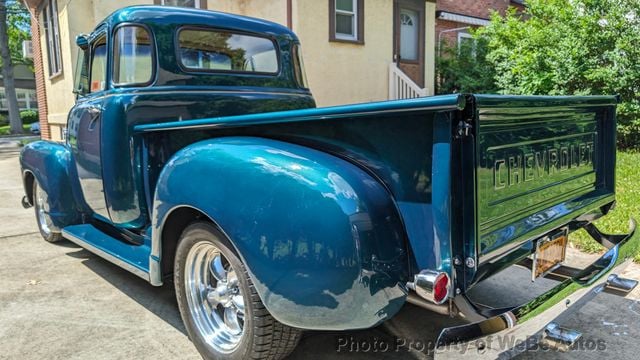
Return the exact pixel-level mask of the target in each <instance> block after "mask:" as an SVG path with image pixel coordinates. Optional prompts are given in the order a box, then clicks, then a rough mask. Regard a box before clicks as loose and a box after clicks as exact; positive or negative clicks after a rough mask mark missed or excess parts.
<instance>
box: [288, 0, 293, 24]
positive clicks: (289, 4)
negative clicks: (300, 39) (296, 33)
mask: <svg viewBox="0 0 640 360" xmlns="http://www.w3.org/2000/svg"><path fill="white" fill-rule="evenodd" d="M292 3H293V0H287V27H288V28H289V30H293V19H292V17H293V4H292Z"/></svg>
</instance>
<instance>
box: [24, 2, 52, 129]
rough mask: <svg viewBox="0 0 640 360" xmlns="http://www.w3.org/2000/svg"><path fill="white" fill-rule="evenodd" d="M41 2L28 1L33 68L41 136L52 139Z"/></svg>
mask: <svg viewBox="0 0 640 360" xmlns="http://www.w3.org/2000/svg"><path fill="white" fill-rule="evenodd" d="M38 3H39V1H26V5H27V6H28V7H29V11H30V13H31V15H32V17H31V39H32V44H33V67H34V71H35V77H36V96H37V98H38V117H39V118H40V136H41V137H42V138H43V139H47V140H49V139H51V130H50V128H49V121H48V120H47V116H48V115H49V111H48V108H47V93H46V91H45V87H44V69H43V63H42V51H41V50H42V49H41V48H40V26H38V17H39V13H38V12H37V11H38Z"/></svg>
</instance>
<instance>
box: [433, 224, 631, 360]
mask: <svg viewBox="0 0 640 360" xmlns="http://www.w3.org/2000/svg"><path fill="white" fill-rule="evenodd" d="M635 227H636V223H635V221H634V220H631V221H630V230H629V234H626V235H624V236H616V235H606V234H602V233H600V232H599V231H597V229H595V227H593V226H592V225H589V233H590V234H591V235H592V236H593V237H594V238H596V240H598V241H600V242H601V243H602V244H603V245H605V246H606V247H607V248H609V250H608V251H607V252H606V253H605V254H604V255H603V256H602V257H601V258H599V259H598V260H597V261H596V262H594V263H593V264H592V265H590V266H589V267H587V268H586V269H584V270H582V271H580V272H579V273H577V274H575V276H572V277H566V279H565V280H563V281H562V282H561V283H560V284H558V285H557V286H556V287H554V288H553V289H551V290H549V291H547V292H546V293H544V294H542V295H541V296H539V297H537V298H535V299H533V300H531V301H529V302H528V303H526V304H524V305H521V306H518V307H515V308H513V309H510V310H507V311H504V312H502V313H501V314H499V315H495V316H490V317H488V318H484V319H482V320H480V321H477V322H475V323H472V324H467V325H462V326H456V327H450V328H446V329H444V330H442V332H441V333H440V336H439V337H438V341H437V343H436V349H435V354H434V355H435V358H436V359H460V358H473V359H478V358H486V359H495V358H509V357H510V356H511V355H516V354H517V353H518V352H521V351H524V350H526V346H522V345H521V344H523V343H524V344H528V342H527V341H528V340H529V339H535V338H536V337H539V336H540V334H541V333H542V332H543V331H544V329H545V328H546V327H547V325H548V324H549V323H551V322H552V321H554V320H556V318H558V317H559V316H560V315H563V314H566V313H567V312H569V311H576V310H578V309H580V307H582V306H583V305H584V304H586V303H587V302H588V301H590V300H591V299H592V298H593V297H594V296H595V295H597V294H598V293H600V292H602V291H603V290H604V289H605V287H606V286H607V282H608V279H609V275H612V274H619V273H620V272H622V271H623V270H624V268H625V267H626V266H627V265H628V264H629V263H630V262H631V261H632V260H631V259H632V257H633V255H635V254H637V253H638V252H639V251H640V234H636V233H635ZM612 279H613V277H612ZM458 300H459V299H458ZM478 316H479V314H473V316H470V318H474V317H475V318H477V317H478ZM507 344H509V345H511V344H520V346H517V348H507V346H506V345H507Z"/></svg>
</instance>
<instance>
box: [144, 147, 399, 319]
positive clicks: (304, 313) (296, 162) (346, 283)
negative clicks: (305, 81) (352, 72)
mask: <svg viewBox="0 0 640 360" xmlns="http://www.w3.org/2000/svg"><path fill="white" fill-rule="evenodd" d="M182 206H189V207H192V208H195V209H198V210H200V211H201V212H203V213H205V214H206V215H207V216H208V217H209V218H210V219H211V220H212V221H214V222H215V223H216V224H217V226H219V228H220V229H221V230H222V231H223V232H224V233H225V234H227V236H228V237H229V239H230V240H231V242H232V243H233V245H234V246H235V248H236V250H237V252H238V253H239V255H240V257H241V258H242V259H243V261H244V263H245V264H246V266H247V268H248V270H249V273H250V276H251V278H252V280H253V283H254V284H255V287H256V289H257V291H258V294H259V295H260V298H261V299H262V301H263V303H264V304H265V306H266V307H267V309H268V310H269V312H270V313H271V314H272V315H273V316H274V317H275V318H276V319H277V320H278V321H280V322H282V323H284V324H287V325H289V326H294V327H299V328H304V329H317V330H345V329H358V328H367V327H371V326H374V325H376V324H378V323H380V322H381V321H384V320H386V319H388V318H389V317H391V316H393V315H394V314H395V313H396V312H397V311H398V310H399V309H400V308H401V307H402V305H403V304H404V302H405V299H406V289H405V287H404V284H405V282H406V278H407V274H406V271H407V252H406V245H405V244H406V242H405V240H406V235H405V233H404V230H403V226H402V223H401V220H400V217H399V215H398V211H397V209H396V207H395V205H394V202H393V200H392V198H391V197H390V195H389V194H388V192H387V191H386V190H385V189H384V188H383V187H382V185H381V184H380V183H379V182H377V181H376V180H374V179H373V178H372V177H371V176H369V175H368V174H367V173H365V172H364V171H363V170H361V169H360V168H358V167H356V166H354V165H352V164H350V163H348V162H346V161H344V160H341V159H339V158H336V157H333V156H331V155H329V154H326V153H323V152H320V151H317V150H313V149H310V148H306V147H302V146H298V145H294V144H290V143H286V142H281V141H275V140H269V139H263V138H250V137H228V138H217V139H210V140H205V141H202V142H198V143H195V144H192V145H190V146H188V147H186V148H184V149H182V150H181V151H179V152H178V153H176V154H175V155H174V157H173V158H172V159H171V160H170V161H169V162H168V163H167V164H166V166H165V168H164V169H163V171H162V173H161V175H160V177H159V179H158V183H157V186H156V192H155V198H154V211H153V244H152V257H155V259H156V260H157V259H158V258H159V257H160V256H161V254H160V252H161V249H162V245H161V241H162V235H161V234H162V230H163V223H164V219H166V218H167V216H168V215H169V213H170V212H171V211H172V210H173V209H176V208H179V207H182Z"/></svg>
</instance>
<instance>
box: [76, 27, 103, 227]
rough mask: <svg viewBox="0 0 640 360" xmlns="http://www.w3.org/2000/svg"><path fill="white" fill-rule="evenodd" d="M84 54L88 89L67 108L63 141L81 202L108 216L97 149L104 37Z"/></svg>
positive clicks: (101, 104) (98, 149) (100, 113)
mask: <svg viewBox="0 0 640 360" xmlns="http://www.w3.org/2000/svg"><path fill="white" fill-rule="evenodd" d="M79 51H81V50H79ZM88 55H89V58H88V59H89V61H88V80H89V81H88V84H89V89H87V93H86V94H82V95H83V96H82V97H81V98H80V99H79V100H78V102H77V103H76V106H74V107H73V109H71V113H70V114H69V123H68V125H67V128H68V131H69V135H68V139H67V141H68V143H69V146H70V148H71V152H72V154H73V157H74V160H75V165H76V170H77V172H78V179H79V181H80V187H81V188H82V194H83V197H84V200H85V202H86V203H87V205H88V206H89V207H90V208H91V210H93V211H94V212H95V213H96V214H97V215H99V216H101V217H103V218H104V219H109V213H108V210H107V206H106V201H105V196H104V188H103V185H102V161H101V149H100V143H101V142H100V140H101V139H100V134H101V130H102V129H101V125H102V124H101V120H102V108H103V95H104V91H105V90H106V78H107V76H106V75H107V43H106V36H104V35H103V36H98V37H97V39H96V40H94V41H92V43H91V45H90V49H89V50H88ZM83 63H84V61H83ZM77 66H81V64H78V65H77Z"/></svg>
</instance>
